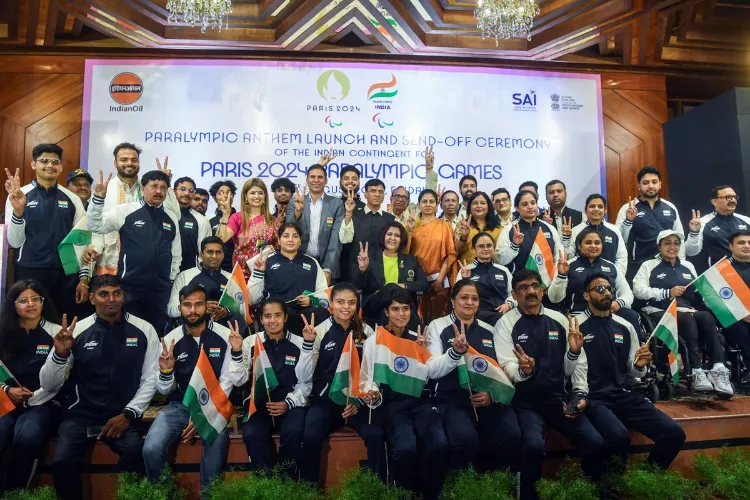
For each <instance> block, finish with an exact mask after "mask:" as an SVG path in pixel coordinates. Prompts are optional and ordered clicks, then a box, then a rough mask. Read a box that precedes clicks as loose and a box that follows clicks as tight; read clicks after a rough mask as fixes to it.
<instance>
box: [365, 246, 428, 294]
mask: <svg viewBox="0 0 750 500" xmlns="http://www.w3.org/2000/svg"><path fill="white" fill-rule="evenodd" d="M398 282H399V283H403V284H404V285H405V286H406V289H407V290H409V291H410V292H411V293H417V292H424V291H425V290H427V288H429V286H430V284H429V283H428V281H427V277H426V276H425V274H424V271H423V270H422V266H420V265H419V261H418V260H417V258H416V257H415V256H413V255H408V254H404V253H399V254H398ZM352 284H353V285H354V286H356V287H357V288H359V289H360V290H362V296H363V302H365V303H367V301H368V300H369V299H370V297H372V296H373V295H374V294H375V293H377V292H378V291H379V290H380V289H382V288H383V287H384V286H385V270H384V269H383V251H382V250H380V249H379V248H378V249H376V250H374V251H373V250H370V265H369V266H368V267H367V270H366V271H360V270H359V267H357V268H356V269H352Z"/></svg>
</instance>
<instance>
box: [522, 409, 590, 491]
mask: <svg viewBox="0 0 750 500" xmlns="http://www.w3.org/2000/svg"><path fill="white" fill-rule="evenodd" d="M562 403H563V402H562V398H551V397H549V396H545V395H543V394H540V395H539V396H538V399H537V400H535V401H534V402H531V401H526V402H518V403H515V404H514V409H515V410H516V415H518V425H519V427H520V428H521V468H520V471H521V500H527V499H536V498H538V496H537V493H536V489H535V484H536V482H537V481H538V480H539V478H540V477H541V476H542V462H544V459H545V458H546V453H545V451H544V436H543V435H542V431H543V428H544V426H545V425H548V426H550V427H552V428H553V429H555V430H557V431H558V432H561V433H562V434H563V435H565V437H567V438H568V439H569V440H570V442H571V443H572V444H573V446H575V448H576V451H577V452H578V454H579V455H580V456H581V468H582V469H583V472H584V474H586V475H587V476H588V477H589V478H591V479H593V480H597V479H599V478H600V477H601V475H602V471H603V467H602V463H601V459H600V457H601V452H602V450H603V448H604V439H603V438H602V436H601V435H600V434H599V432H597V430H596V429H595V428H594V426H593V425H592V424H591V422H590V421H589V420H588V418H586V415H585V414H581V415H578V416H577V417H576V418H568V417H566V416H565V415H564V414H563V406H562Z"/></svg>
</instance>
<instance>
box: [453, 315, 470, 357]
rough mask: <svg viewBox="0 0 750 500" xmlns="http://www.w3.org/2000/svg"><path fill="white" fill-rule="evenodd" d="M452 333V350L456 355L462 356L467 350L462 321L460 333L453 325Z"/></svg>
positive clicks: (467, 345) (467, 344)
mask: <svg viewBox="0 0 750 500" xmlns="http://www.w3.org/2000/svg"><path fill="white" fill-rule="evenodd" d="M453 333H454V335H453V350H454V351H456V352H457V353H458V354H464V353H465V352H466V351H467V350H468V349H469V343H468V342H467V341H466V329H465V326H464V322H463V321H461V331H459V330H458V327H457V326H456V324H455V323H453Z"/></svg>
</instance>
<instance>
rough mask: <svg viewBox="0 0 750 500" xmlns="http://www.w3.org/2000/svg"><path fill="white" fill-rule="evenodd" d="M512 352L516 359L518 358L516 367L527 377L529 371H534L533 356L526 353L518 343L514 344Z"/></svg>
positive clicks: (529, 373)
mask: <svg viewBox="0 0 750 500" xmlns="http://www.w3.org/2000/svg"><path fill="white" fill-rule="evenodd" d="M513 354H515V355H516V359H517V360H518V369H519V370H521V372H522V373H523V374H524V375H526V376H527V377H528V376H529V375H531V372H533V371H534V366H536V362H535V361H534V358H532V357H530V356H529V355H527V354H526V353H525V352H524V351H523V348H522V347H521V345H520V344H516V348H515V349H513Z"/></svg>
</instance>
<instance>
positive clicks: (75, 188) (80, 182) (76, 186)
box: [67, 168, 94, 210]
mask: <svg viewBox="0 0 750 500" xmlns="http://www.w3.org/2000/svg"><path fill="white" fill-rule="evenodd" d="M93 183H94V179H92V178H91V176H90V175H89V173H88V172H86V171H85V170H83V169H81V168H77V169H75V170H73V171H72V172H71V173H69V174H68V180H67V185H68V190H70V191H71V192H72V193H73V194H75V195H76V196H78V197H79V198H80V199H81V203H83V209H84V210H88V209H89V198H91V184H93Z"/></svg>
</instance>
